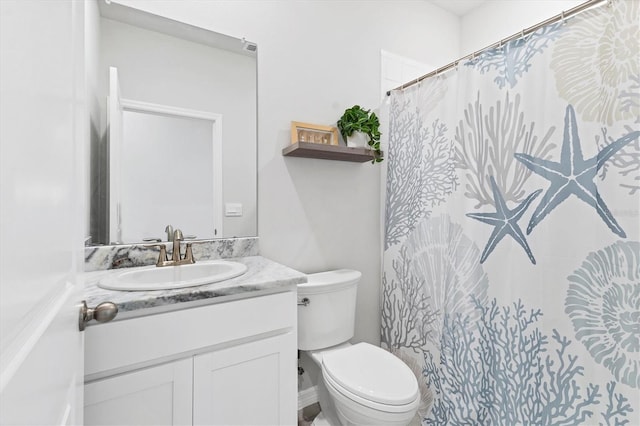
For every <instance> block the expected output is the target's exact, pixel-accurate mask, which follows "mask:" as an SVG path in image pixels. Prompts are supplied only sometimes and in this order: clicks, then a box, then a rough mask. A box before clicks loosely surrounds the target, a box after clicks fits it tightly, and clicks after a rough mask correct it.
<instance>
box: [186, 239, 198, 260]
mask: <svg viewBox="0 0 640 426" xmlns="http://www.w3.org/2000/svg"><path fill="white" fill-rule="evenodd" d="M184 260H185V262H186V263H196V260H195V259H194V258H193V248H192V244H191V243H187V248H186V249H185V251H184Z"/></svg>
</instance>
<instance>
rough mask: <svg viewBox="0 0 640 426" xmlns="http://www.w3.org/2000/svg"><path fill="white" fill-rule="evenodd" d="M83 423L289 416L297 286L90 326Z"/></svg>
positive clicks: (262, 421)
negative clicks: (275, 291) (249, 296)
mask: <svg viewBox="0 0 640 426" xmlns="http://www.w3.org/2000/svg"><path fill="white" fill-rule="evenodd" d="M86 332H87V333H86V341H85V424H87V425H93V424H136V425H177V424H180V425H182V424H195V425H245V424H252V425H277V424H296V410H297V376H296V374H297V365H296V360H297V349H296V346H297V344H296V342H297V331H296V294H295V290H292V291H286V292H282V293H276V294H269V295H264V296H260V297H251V298H248V299H240V300H235V301H229V302H224V303H218V304H214V305H207V306H200V307H194V308H190V309H183V310H179V311H173V312H166V313H161V314H155V315H148V316H143V317H138V318H132V319H126V320H121V321H114V322H111V323H106V324H100V325H95V326H91V327H88V328H87V330H86Z"/></svg>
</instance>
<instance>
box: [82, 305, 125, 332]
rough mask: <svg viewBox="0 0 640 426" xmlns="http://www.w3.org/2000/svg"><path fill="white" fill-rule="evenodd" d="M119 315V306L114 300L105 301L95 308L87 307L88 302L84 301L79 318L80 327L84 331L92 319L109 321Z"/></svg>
mask: <svg viewBox="0 0 640 426" xmlns="http://www.w3.org/2000/svg"><path fill="white" fill-rule="evenodd" d="M116 315H118V306H117V305H116V304H115V303H112V302H103V303H101V304H99V305H98V306H96V307H95V308H89V307H87V302H86V301H85V300H83V301H82V305H81V306H80V316H79V319H78V328H79V329H80V331H84V328H85V326H86V324H87V323H88V322H89V321H91V320H96V321H98V322H109V321H111V320H112V319H114V318H115V317H116Z"/></svg>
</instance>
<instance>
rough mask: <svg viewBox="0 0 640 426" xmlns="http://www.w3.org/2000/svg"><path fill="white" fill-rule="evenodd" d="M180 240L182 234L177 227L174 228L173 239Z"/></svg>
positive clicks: (182, 238)
mask: <svg viewBox="0 0 640 426" xmlns="http://www.w3.org/2000/svg"><path fill="white" fill-rule="evenodd" d="M176 240H177V241H182V240H184V237H183V236H182V231H181V230H179V229H176V230H175V231H173V241H176Z"/></svg>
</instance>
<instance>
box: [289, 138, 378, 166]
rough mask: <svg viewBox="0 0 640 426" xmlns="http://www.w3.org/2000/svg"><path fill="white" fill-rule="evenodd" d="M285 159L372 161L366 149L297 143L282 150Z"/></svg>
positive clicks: (371, 152)
mask: <svg viewBox="0 0 640 426" xmlns="http://www.w3.org/2000/svg"><path fill="white" fill-rule="evenodd" d="M282 155H284V156H285V157H305V158H320V159H322V160H338V161H351V162H353V163H364V162H366V161H373V159H374V156H373V151H371V150H370V149H368V148H349V147H346V146H340V145H323V144H319V143H309V142H297V143H294V144H292V145H289V146H288V147H286V148H284V149H283V150H282Z"/></svg>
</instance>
